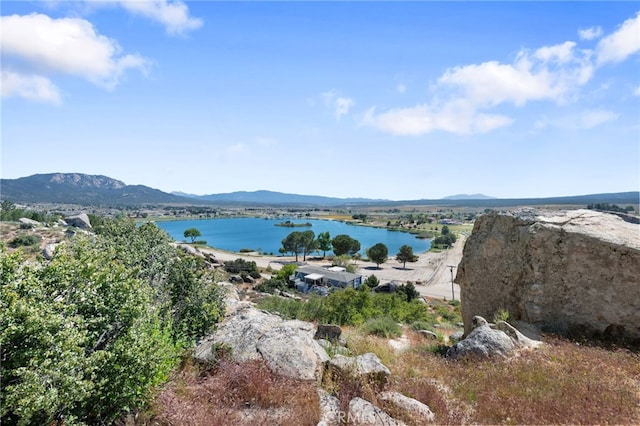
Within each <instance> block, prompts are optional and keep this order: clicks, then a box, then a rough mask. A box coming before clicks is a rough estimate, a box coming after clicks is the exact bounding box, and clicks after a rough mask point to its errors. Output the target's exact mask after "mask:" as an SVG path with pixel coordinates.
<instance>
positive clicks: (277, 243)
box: [156, 218, 431, 257]
mask: <svg viewBox="0 0 640 426" xmlns="http://www.w3.org/2000/svg"><path fill="white" fill-rule="evenodd" d="M285 220H288V219H258V218H235V219H206V220H179V221H171V222H157V223H156V224H157V225H158V226H159V227H160V228H162V229H164V230H165V231H167V233H168V234H169V235H170V236H171V237H172V238H173V239H174V240H176V241H184V240H185V238H184V231H185V229H188V228H197V229H198V230H199V231H200V232H201V233H202V236H201V237H198V239H199V240H206V241H207V245H209V246H211V247H216V248H219V249H223V250H229V251H235V252H239V251H240V250H241V249H252V250H255V251H260V252H263V253H268V254H270V253H273V254H274V255H278V254H279V252H278V249H280V247H282V240H283V239H284V238H285V237H286V236H287V235H289V234H290V233H291V232H293V231H308V230H311V231H313V232H314V233H315V234H316V237H317V236H318V234H320V233H321V232H327V231H328V232H329V234H330V235H331V238H333V237H335V236H336V235H341V234H346V235H349V236H350V237H351V238H354V239H356V240H358V241H360V247H361V250H360V253H362V254H363V255H364V253H365V250H366V249H367V248H369V247H371V246H373V245H375V244H377V243H383V244H384V245H386V246H387V248H388V249H389V257H392V256H395V255H396V253H398V250H399V249H400V247H401V246H403V245H405V244H406V245H408V246H410V247H412V248H413V252H414V253H422V252H425V251H427V250H429V248H430V247H431V241H429V240H421V239H418V238H416V237H415V236H414V235H412V234H409V233H406V232H395V231H387V230H386V229H379V228H370V227H366V226H356V225H348V224H346V223H343V222H337V221H332V220H313V219H310V220H297V219H295V220H294V219H290V220H291V221H292V222H293V223H307V222H309V223H311V224H312V226H311V227H296V228H286V227H281V226H275V224H276V223H281V222H284V221H285ZM327 254H331V253H330V252H329V253H327Z"/></svg>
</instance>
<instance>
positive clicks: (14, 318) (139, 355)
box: [0, 220, 224, 425]
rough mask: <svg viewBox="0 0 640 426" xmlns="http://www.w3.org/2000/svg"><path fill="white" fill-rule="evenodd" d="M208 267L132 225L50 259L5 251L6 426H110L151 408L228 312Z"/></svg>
mask: <svg viewBox="0 0 640 426" xmlns="http://www.w3.org/2000/svg"><path fill="white" fill-rule="evenodd" d="M200 262H201V261H200V260H199V259H196V258H193V257H187V256H185V255H182V254H180V253H179V252H178V251H177V250H176V249H175V248H173V247H172V246H171V245H170V239H169V237H168V236H167V235H166V233H164V232H163V231H162V230H160V229H159V228H157V227H156V226H155V225H153V224H144V225H142V226H140V227H137V226H136V225H135V223H133V222H132V221H129V220H117V221H105V222H104V224H103V225H102V226H101V227H100V228H98V229H97V234H95V235H93V234H86V235H85V234H79V235H77V236H75V237H73V238H70V239H68V240H66V241H65V242H64V243H63V244H60V245H59V246H58V248H57V253H56V255H55V256H54V258H53V259H52V260H51V261H50V262H49V261H44V260H43V259H42V258H38V259H36V260H35V261H33V260H28V259H27V258H26V257H25V255H24V254H23V253H22V250H20V249H19V250H16V251H13V252H12V253H9V252H8V251H7V249H6V247H5V246H4V244H2V245H0V276H1V280H2V281H1V283H2V287H1V289H0V323H1V324H2V329H1V330H0V347H1V352H2V353H1V356H0V358H1V359H2V363H1V365H0V373H1V377H2V393H1V396H0V418H1V420H2V423H6V424H43V425H44V424H56V423H57V424H75V423H93V424H95V423H101V424H106V423H111V422H113V421H114V420H116V419H118V418H120V417H121V416H122V415H123V414H124V413H127V412H129V411H132V410H135V409H137V408H139V407H143V406H144V405H145V404H146V403H147V401H148V398H149V396H150V395H151V393H152V391H153V390H154V389H155V388H156V387H157V386H161V385H162V384H163V383H164V382H165V381H166V379H167V377H168V375H169V373H170V372H171V371H172V370H173V368H174V367H175V366H176V365H177V363H178V362H179V359H180V356H181V354H182V353H183V352H184V350H185V349H186V348H188V347H190V346H191V345H192V344H193V342H194V341H195V340H196V339H198V338H199V337H201V336H203V335H204V334H206V333H207V332H209V331H210V330H211V329H212V327H213V326H214V325H215V323H216V322H217V321H218V320H219V319H220V317H221V314H222V312H223V311H224V309H223V304H222V297H221V294H220V292H219V290H218V288H217V286H216V285H215V284H214V282H213V280H212V278H211V277H210V276H209V275H208V273H207V272H206V271H205V270H204V268H203V265H202V264H201V263H200Z"/></svg>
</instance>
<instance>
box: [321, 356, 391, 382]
mask: <svg viewBox="0 0 640 426" xmlns="http://www.w3.org/2000/svg"><path fill="white" fill-rule="evenodd" d="M329 366H330V367H331V368H332V369H333V370H334V371H337V372H338V373H340V374H344V375H348V376H353V377H362V378H364V379H366V380H368V381H370V382H372V383H376V384H378V385H383V384H385V383H386V382H387V379H388V378H389V376H390V375H391V371H390V370H389V369H388V368H387V366H386V365H384V364H383V363H382V361H380V358H378V356H377V355H376V354H374V353H371V352H369V353H366V354H362V355H358V356H356V357H350V356H344V355H340V354H337V355H335V356H334V357H333V358H331V361H330V362H329Z"/></svg>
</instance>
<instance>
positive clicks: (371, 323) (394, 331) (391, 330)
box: [362, 317, 402, 337]
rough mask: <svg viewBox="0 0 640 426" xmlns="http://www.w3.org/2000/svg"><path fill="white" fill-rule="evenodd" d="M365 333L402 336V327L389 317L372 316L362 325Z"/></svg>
mask: <svg viewBox="0 0 640 426" xmlns="http://www.w3.org/2000/svg"><path fill="white" fill-rule="evenodd" d="M362 331H363V332H364V333H365V334H373V335H375V336H381V337H400V336H401V335H402V328H401V327H400V325H398V323H397V322H395V321H394V320H392V319H391V318H389V317H382V318H372V319H370V320H368V321H367V322H365V323H364V324H363V325H362Z"/></svg>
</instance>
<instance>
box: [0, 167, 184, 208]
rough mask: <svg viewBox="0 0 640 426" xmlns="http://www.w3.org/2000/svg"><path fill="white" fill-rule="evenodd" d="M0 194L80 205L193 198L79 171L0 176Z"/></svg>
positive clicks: (26, 200)
mask: <svg viewBox="0 0 640 426" xmlns="http://www.w3.org/2000/svg"><path fill="white" fill-rule="evenodd" d="M0 198H2V199H3V200H10V201H13V202H16V203H63V204H81V205H88V204H99V205H105V204H107V205H138V204H186V203H189V202H191V203H193V200H189V199H187V198H184V197H179V196H176V195H172V194H167V193H166V192H162V191H160V190H158V189H153V188H149V187H148V186H144V185H126V184H125V183H124V182H121V181H119V180H116V179H112V178H110V177H107V176H96V175H86V174H82V173H50V174H37V175H32V176H28V177H23V178H18V179H0Z"/></svg>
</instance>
